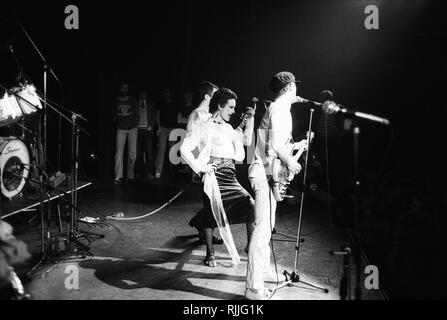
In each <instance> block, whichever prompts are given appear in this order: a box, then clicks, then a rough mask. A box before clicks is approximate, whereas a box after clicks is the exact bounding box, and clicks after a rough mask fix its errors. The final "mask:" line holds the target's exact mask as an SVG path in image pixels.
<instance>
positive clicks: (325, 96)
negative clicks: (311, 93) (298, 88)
mask: <svg viewBox="0 0 447 320" xmlns="http://www.w3.org/2000/svg"><path fill="white" fill-rule="evenodd" d="M318 99H319V100H320V102H321V103H324V102H326V101H328V100H330V101H334V93H333V92H332V91H329V90H324V91H321V92H320V96H319V98H318Z"/></svg>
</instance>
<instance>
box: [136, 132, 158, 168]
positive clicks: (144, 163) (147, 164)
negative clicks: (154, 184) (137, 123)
mask: <svg viewBox="0 0 447 320" xmlns="http://www.w3.org/2000/svg"><path fill="white" fill-rule="evenodd" d="M153 140H154V137H153V134H152V131H148V130H147V129H141V128H138V139H137V162H136V168H135V169H136V172H137V174H139V175H148V174H149V173H152V172H153V170H154V142H153Z"/></svg>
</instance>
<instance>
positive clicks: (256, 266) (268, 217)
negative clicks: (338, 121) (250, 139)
mask: <svg viewBox="0 0 447 320" xmlns="http://www.w3.org/2000/svg"><path fill="white" fill-rule="evenodd" d="M296 82H298V81H296V80H295V76H294V75H293V74H292V73H290V72H280V73H278V74H276V75H275V76H274V77H273V78H272V80H271V81H270V86H269V88H270V90H271V91H272V92H273V93H274V95H275V101H274V102H273V103H272V104H271V105H270V106H269V107H268V109H267V111H266V112H265V114H264V117H263V119H262V121H261V124H260V127H259V129H258V139H257V145H256V153H255V160H254V162H253V163H252V164H251V166H250V169H249V179H250V183H251V186H252V188H253V191H254V194H255V224H254V229H253V232H252V236H251V239H250V245H249V250H248V266H247V281H246V290H245V297H246V298H248V299H250V300H268V299H270V298H271V296H272V292H271V291H270V290H268V289H267V288H265V287H264V280H269V281H275V282H276V280H277V275H276V272H275V271H273V270H274V269H273V268H272V267H271V266H270V248H269V242H270V238H271V233H272V230H273V227H274V224H275V211H276V200H275V197H274V195H273V192H272V189H271V187H270V185H269V180H270V177H271V175H272V170H271V164H272V161H273V160H274V159H276V158H279V159H280V160H281V161H282V162H283V163H285V164H286V165H287V167H288V169H289V170H290V171H291V173H293V174H298V173H299V172H300V171H301V169H302V167H301V165H300V164H299V163H298V162H297V161H296V160H295V159H294V158H293V157H292V155H291V154H290V153H289V150H288V149H287V145H288V144H289V143H290V141H291V140H292V115H291V113H290V108H291V105H292V103H295V102H296V101H297V96H296V91H297V87H296V84H295V83H296ZM279 280H285V279H284V276H279Z"/></svg>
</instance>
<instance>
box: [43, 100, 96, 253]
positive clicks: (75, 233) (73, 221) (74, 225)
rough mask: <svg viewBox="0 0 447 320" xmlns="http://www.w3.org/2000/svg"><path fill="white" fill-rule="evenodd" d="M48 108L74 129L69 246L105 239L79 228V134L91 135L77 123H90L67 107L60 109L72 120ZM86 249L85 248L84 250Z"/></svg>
mask: <svg viewBox="0 0 447 320" xmlns="http://www.w3.org/2000/svg"><path fill="white" fill-rule="evenodd" d="M47 106H48V107H50V108H51V109H52V110H54V111H55V112H56V113H58V114H59V116H60V117H61V118H63V119H65V120H66V121H68V122H69V123H70V124H71V127H72V140H71V142H72V146H71V147H72V148H71V157H72V164H71V176H70V191H71V209H72V210H71V217H70V219H68V221H67V224H68V228H67V245H68V246H70V245H71V243H72V242H73V243H76V244H80V243H79V241H78V240H77V239H78V238H80V237H89V236H94V237H98V238H103V237H104V236H103V235H100V234H96V233H93V232H87V231H82V230H79V226H78V212H80V210H77V209H76V208H77V207H78V196H77V186H78V170H79V133H80V132H83V133H85V134H87V135H90V133H89V132H87V131H86V130H85V129H83V128H82V127H81V126H79V124H78V123H77V121H78V119H81V120H84V121H88V120H87V119H86V118H84V117H83V116H82V115H81V114H78V113H76V112H74V111H73V110H70V109H67V108H65V107H62V106H60V105H58V107H59V108H61V109H63V110H64V111H66V112H69V113H71V119H70V118H69V117H67V116H66V115H64V114H63V113H62V112H60V111H59V110H58V109H57V108H56V107H55V106H53V105H52V104H50V103H48V102H47ZM81 247H83V248H84V247H85V246H84V245H81ZM84 249H85V248H84Z"/></svg>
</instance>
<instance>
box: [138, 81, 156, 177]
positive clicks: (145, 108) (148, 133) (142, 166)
mask: <svg viewBox="0 0 447 320" xmlns="http://www.w3.org/2000/svg"><path fill="white" fill-rule="evenodd" d="M138 105H139V114H140V120H139V123H138V139H137V141H138V143H137V163H136V168H137V174H139V175H141V176H143V177H147V178H149V179H152V178H153V177H154V176H153V175H152V172H153V169H154V168H153V166H154V156H153V153H154V151H153V150H154V144H153V139H154V127H155V116H156V112H155V105H154V103H153V102H152V101H151V100H150V99H149V98H148V96H147V91H146V90H145V89H143V90H141V91H140V97H139V100H138Z"/></svg>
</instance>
